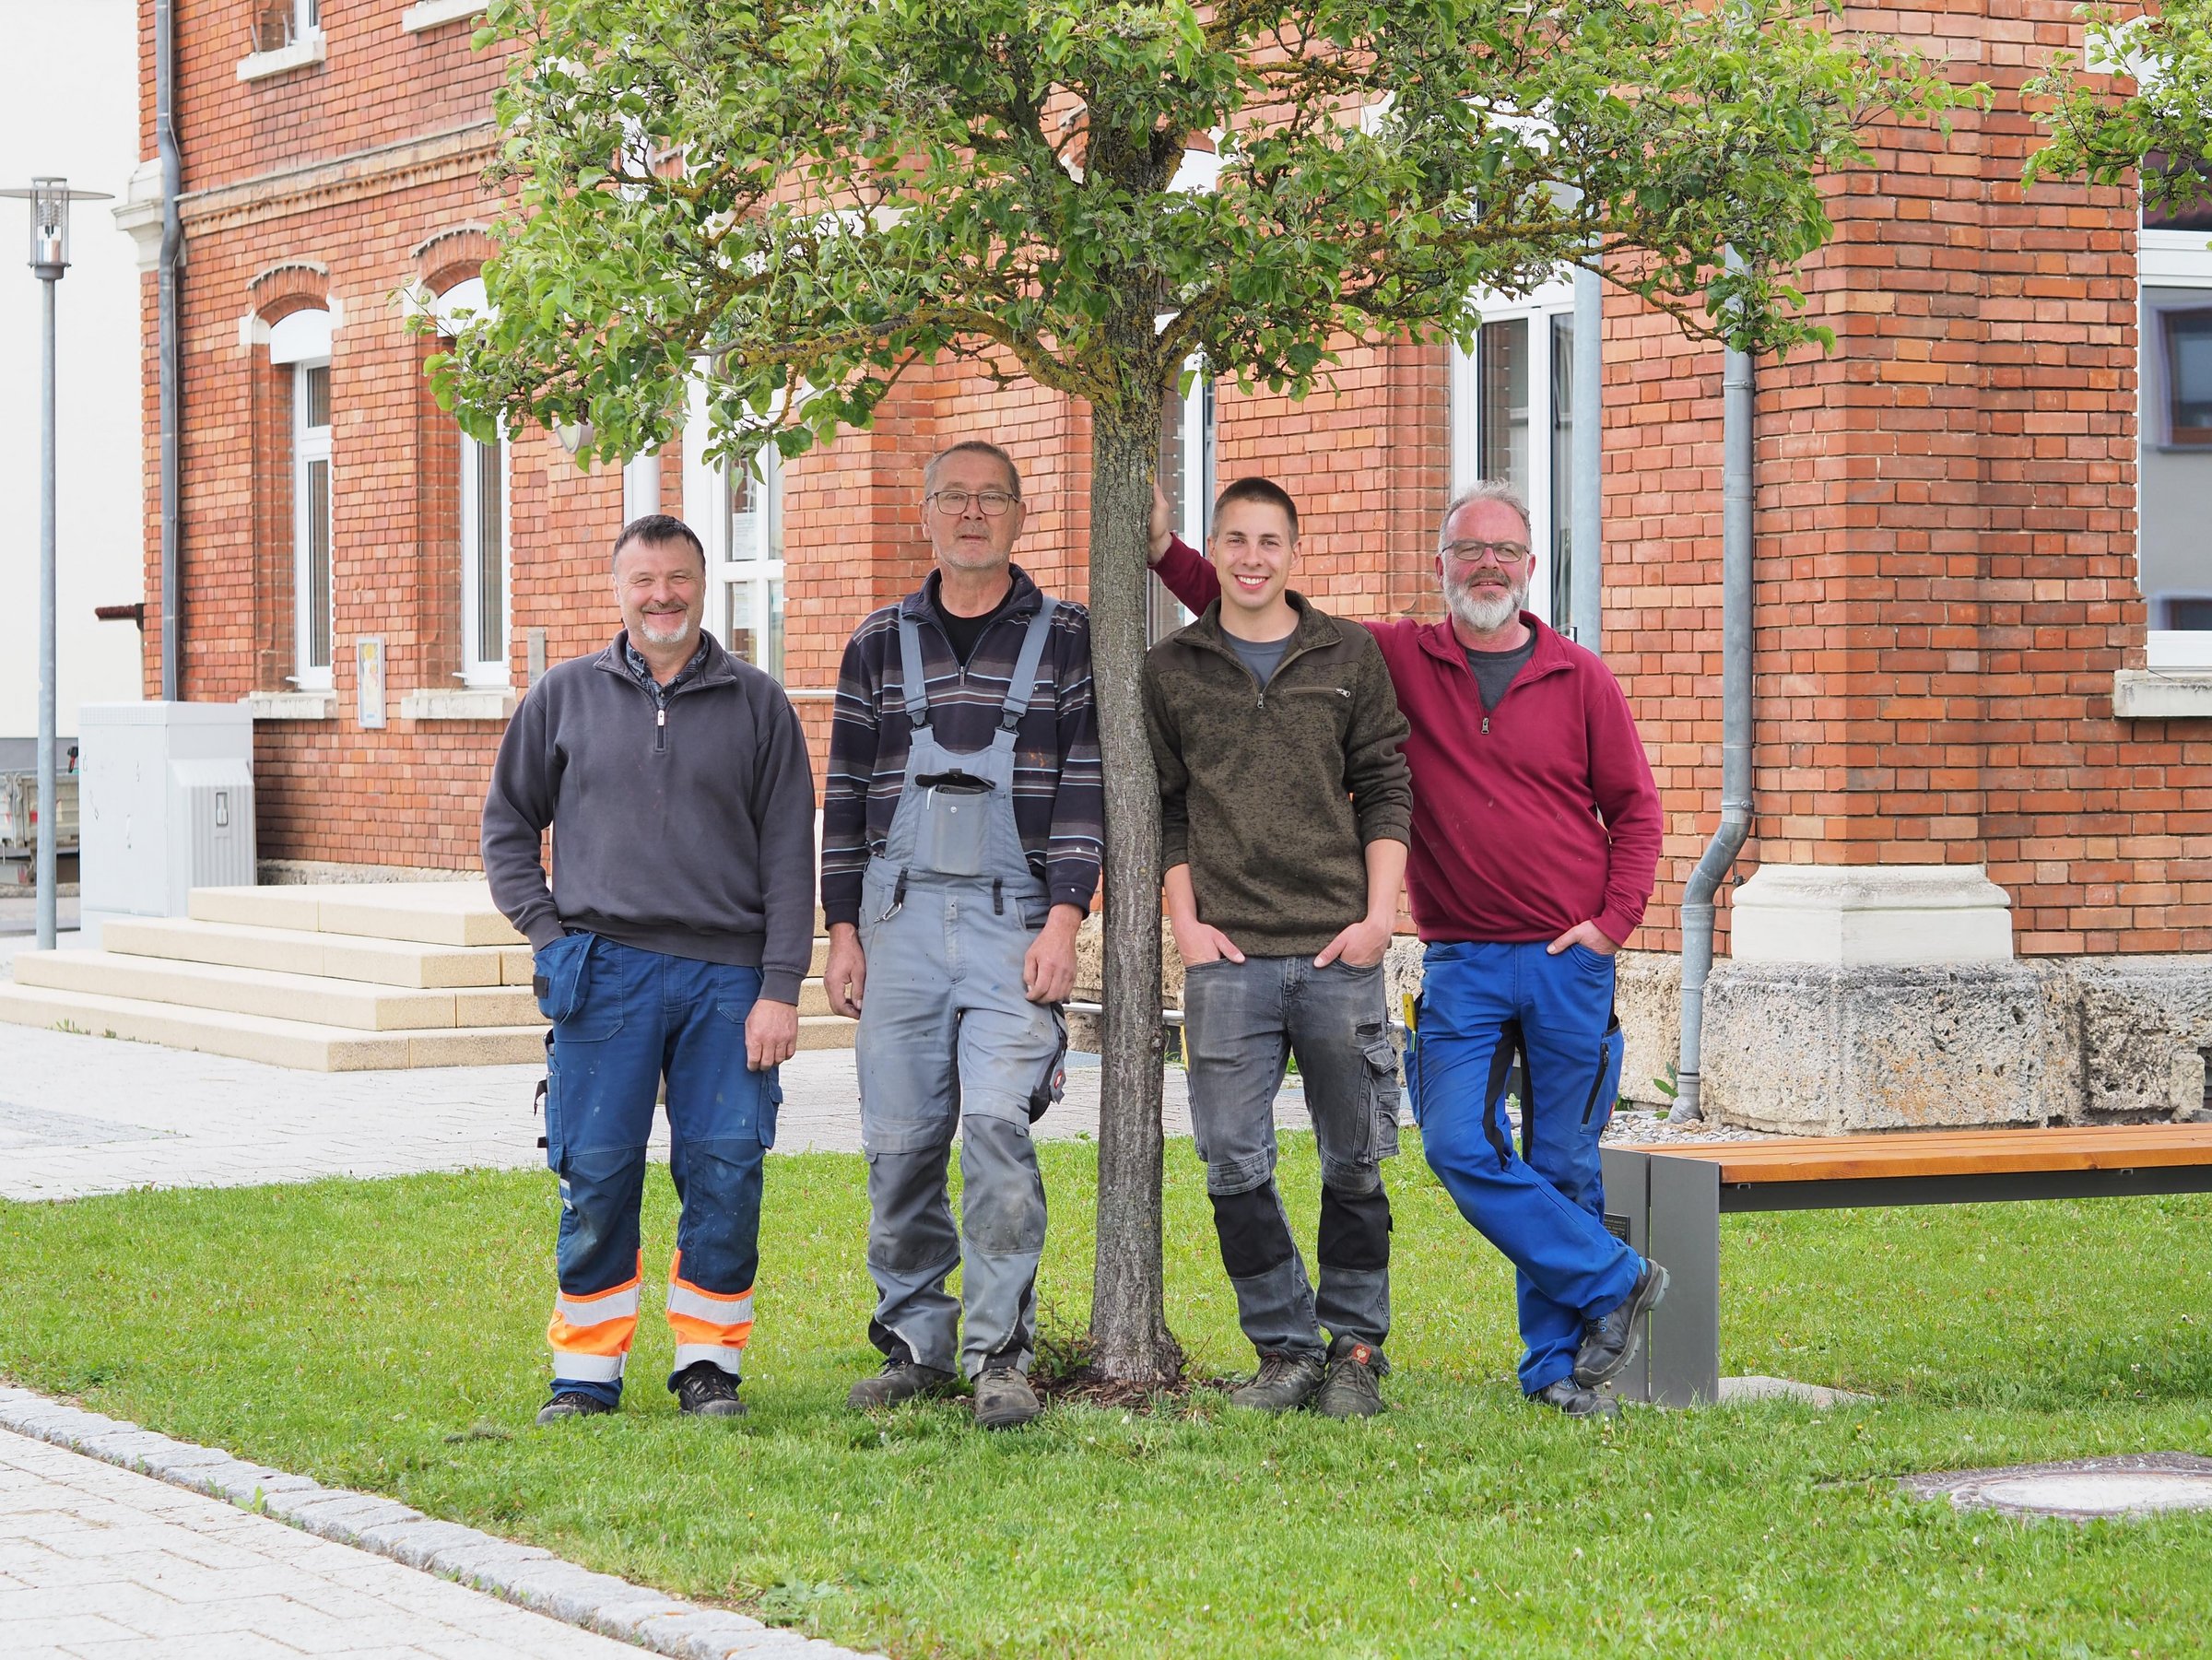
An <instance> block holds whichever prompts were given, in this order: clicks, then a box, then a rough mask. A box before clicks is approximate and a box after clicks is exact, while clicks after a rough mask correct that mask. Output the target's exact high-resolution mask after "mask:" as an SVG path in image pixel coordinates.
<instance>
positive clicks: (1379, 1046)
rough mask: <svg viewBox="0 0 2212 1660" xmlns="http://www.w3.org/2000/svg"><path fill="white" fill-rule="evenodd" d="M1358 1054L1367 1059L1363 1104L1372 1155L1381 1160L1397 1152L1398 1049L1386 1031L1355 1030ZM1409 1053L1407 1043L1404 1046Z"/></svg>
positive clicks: (1391, 1156) (1389, 1157) (1394, 1156)
mask: <svg viewBox="0 0 2212 1660" xmlns="http://www.w3.org/2000/svg"><path fill="white" fill-rule="evenodd" d="M1359 1050H1360V1054H1362V1055H1364V1056H1365V1057H1366V1061H1367V1107H1368V1115H1369V1118H1370V1119H1371V1122H1372V1124H1373V1130H1372V1132H1371V1136H1372V1145H1371V1149H1370V1150H1371V1154H1372V1156H1373V1157H1374V1158H1375V1159H1376V1160H1383V1159H1394V1158H1396V1157H1397V1155H1398V1102H1399V1100H1400V1096H1399V1090H1398V1052H1397V1050H1396V1049H1395V1048H1394V1047H1393V1045H1392V1043H1391V1041H1390V1033H1389V1032H1387V1031H1384V1030H1381V1029H1380V1028H1378V1029H1377V1030H1374V1031H1372V1032H1370V1031H1368V1030H1366V1029H1365V1028H1364V1027H1363V1028H1361V1029H1360V1032H1359ZM1407 1053H1408V1054H1411V1045H1410V1043H1409V1044H1408V1045H1407Z"/></svg>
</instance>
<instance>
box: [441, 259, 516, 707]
mask: <svg viewBox="0 0 2212 1660" xmlns="http://www.w3.org/2000/svg"><path fill="white" fill-rule="evenodd" d="M490 311H491V302H490V300H488V299H487V298H486V296H485V292H484V279H483V278H482V277H468V278H466V279H465V280H464V281H461V282H457V283H455V284H454V285H453V287H452V288H448V289H446V290H445V292H443V293H442V294H440V295H438V296H437V297H436V298H435V299H433V300H430V302H429V312H430V313H431V315H433V316H434V317H436V318H437V319H438V332H439V333H440V334H441V335H446V336H453V335H456V334H458V333H459V332H460V331H461V330H462V329H463V328H464V327H465V326H466V325H467V324H468V322H469V321H470V319H471V318H473V317H477V316H484V315H488V314H489V312H490ZM460 443H461V447H460V451H459V460H460V466H461V489H460V493H459V497H458V501H459V510H460V529H461V536H460V541H461V667H460V670H459V672H458V673H457V674H456V675H455V678H456V679H458V680H459V681H460V682H461V684H462V685H463V686H464V687H465V688H467V689H469V690H471V691H504V690H506V689H508V687H509V685H510V684H511V670H510V668H509V666H508V665H509V660H510V659H511V658H512V655H513V640H514V489H513V461H512V454H511V453H510V451H509V448H508V443H507V438H506V434H505V433H504V432H502V433H501V434H500V440H499V479H500V546H499V550H498V551H499V559H500V649H499V653H498V654H497V655H496V656H492V655H486V654H483V653H480V652H479V650H478V646H479V644H480V637H481V635H482V633H483V622H484V617H483V583H482V581H481V577H482V575H483V570H484V547H483V514H482V512H481V511H480V510H481V508H482V505H483V502H482V499H481V490H482V480H483V471H482V465H481V464H482V461H483V456H484V449H485V446H484V445H482V444H480V443H478V442H477V441H476V440H475V439H473V438H471V437H469V435H468V434H467V433H465V432H464V433H461V434H460Z"/></svg>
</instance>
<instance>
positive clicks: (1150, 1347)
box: [1090, 317, 1182, 1383]
mask: <svg viewBox="0 0 2212 1660" xmlns="http://www.w3.org/2000/svg"><path fill="white" fill-rule="evenodd" d="M1149 321H1150V320H1149V318H1148V317H1147V318H1146V319H1144V322H1145V323H1146V324H1147V326H1148V324H1149ZM1090 453H1091V472H1090V640H1091V667H1092V675H1093V679H1094V684H1095V686H1096V689H1097V698H1098V706H1099V747H1100V750H1101V752H1102V753H1103V756H1104V760H1105V783H1106V869H1105V886H1106V917H1105V930H1104V939H1103V942H1102V943H1103V945H1104V957H1105V969H1106V1018H1105V1021H1104V1027H1105V1036H1104V1038H1103V1040H1102V1042H1101V1049H1102V1051H1103V1053H1102V1054H1101V1055H1100V1062H1101V1070H1102V1075H1103V1076H1102V1077H1101V1080H1100V1102H1099V1240H1098V1255H1097V1258H1096V1262H1095V1266H1094V1267H1093V1269H1092V1277H1091V1304H1090V1335H1091V1343H1092V1350H1093V1362H1094V1364H1095V1365H1096V1366H1097V1367H1098V1369H1099V1371H1100V1372H1102V1373H1103V1374H1104V1375H1106V1376H1107V1377H1110V1378H1113V1379H1116V1380H1120V1381H1124V1382H1130V1383H1167V1382H1171V1381H1172V1380H1173V1379H1174V1378H1175V1377H1176V1376H1178V1375H1179V1374H1180V1373H1181V1372H1182V1348H1180V1347H1179V1346H1178V1345H1177V1343H1176V1341H1175V1338H1174V1336H1173V1335H1172V1334H1171V1333H1170V1332H1169V1330H1168V1322H1167V1312H1166V1302H1165V1286H1164V1283H1163V1279H1162V1274H1161V1261H1160V1160H1161V1145H1160V1124H1159V1091H1160V1059H1161V1054H1160V1051H1161V1045H1160V1026H1159V780H1158V778H1157V776H1156V775H1155V773H1154V772H1153V770H1152V751H1151V748H1150V747H1149V746H1148V744H1147V741H1146V737H1145V717H1144V706H1143V703H1142V701H1141V700H1140V698H1139V695H1138V690H1137V675H1138V672H1139V670H1140V668H1141V667H1142V665H1143V662H1144V655H1145V646H1146V600H1147V595H1148V593H1149V588H1148V583H1149V580H1150V579H1149V575H1148V571H1147V563H1146V558H1145V555H1146V552H1147V541H1148V530H1147V524H1148V521H1149V518H1150V513H1151V507H1152V478H1153V473H1154V471H1155V469H1156V467H1157V465H1158V462H1159V416H1158V413H1157V404H1156V405H1155V409H1154V412H1153V413H1152V414H1151V416H1150V418H1132V417H1131V415H1130V413H1129V412H1128V411H1127V410H1125V409H1124V410H1113V411H1110V410H1109V409H1107V408H1106V407H1105V406H1102V405H1101V406H1098V407H1097V408H1096V409H1095V410H1094V412H1093V416H1092V421H1091V452H1090Z"/></svg>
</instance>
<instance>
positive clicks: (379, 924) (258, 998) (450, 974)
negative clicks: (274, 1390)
mask: <svg viewBox="0 0 2212 1660" xmlns="http://www.w3.org/2000/svg"><path fill="white" fill-rule="evenodd" d="M190 911H191V913H190V915H188V916H181V917H162V918H150V919H145V920H139V921H117V922H111V923H109V924H107V925H106V926H105V927H104V928H103V929H102V930H101V934H100V947H101V948H100V949H99V950H59V951H21V952H18V953H17V955H16V956H15V959H14V971H15V983H13V984H9V983H6V982H0V1021H7V1022H12V1023H14V1024H16V1025H20V1026H41V1027H49V1028H54V1029H57V1030H68V1031H84V1032H89V1033H92V1034H95V1035H98V1036H104V1037H114V1038H130V1039H135V1040H136V1041H138V1042H148V1043H162V1044H166V1045H168V1046H169V1047H171V1048H174V1049H196V1050H201V1051H204V1052H206V1053H207V1054H227V1055H235V1056H237V1057H239V1058H241V1059H244V1060H254V1061H264V1062H267V1063H269V1064H270V1065H278V1066H293V1067H298V1068H300V1069H302V1070H306V1071H313V1072H353V1071H360V1070H364V1069H368V1068H372V1067H410V1066H496V1065H527V1064H530V1063H533V1062H535V1061H538V1060H541V1059H542V1058H543V1057H544V1054H545V1030H546V1024H545V1021H544V1020H543V1019H542V1018H539V1016H538V1012H537V1005H536V1001H535V998H534V997H533V996H532V995H531V991H530V948H529V947H528V946H526V945H525V944H524V943H523V940H522V937H521V936H519V935H517V934H516V933H515V932H514V930H513V929H512V928H511V927H510V926H508V924H507V919H506V918H505V917H503V916H501V915H500V913H499V912H497V911H496V910H494V909H493V908H492V903H491V897H490V895H489V894H488V892H487V891H486V889H485V887H484V885H483V884H482V883H481V882H394V883H378V884H344V885H326V886H301V887H277V888H200V889H194V890H193V893H192V898H191V906H190ZM828 950H829V943H828V941H826V940H821V939H817V940H816V941H815V947H814V960H813V964H812V967H811V969H810V971H809V972H810V973H811V974H813V975H815V976H817V978H813V979H809V980H808V981H806V983H805V985H804V986H803V987H802V988H801V991H800V995H799V1047H800V1048H802V1049H837V1048H850V1047H851V1046H852V1042H853V1030H854V1029H853V1022H851V1021H850V1020H844V1019H840V1018H837V1017H836V1016H833V1015H831V1014H830V1006H829V1001H828V998H827V997H826V995H824V993H823V990H822V984H821V981H820V979H819V978H818V976H819V975H820V973H821V971H822V962H823V959H824V957H825V955H826V954H827V952H828Z"/></svg>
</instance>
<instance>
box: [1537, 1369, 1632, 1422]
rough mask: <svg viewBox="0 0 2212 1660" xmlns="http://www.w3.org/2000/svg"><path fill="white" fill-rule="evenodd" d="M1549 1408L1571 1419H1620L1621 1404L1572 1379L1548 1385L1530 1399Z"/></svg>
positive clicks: (1563, 1379)
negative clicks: (1555, 1409)
mask: <svg viewBox="0 0 2212 1660" xmlns="http://www.w3.org/2000/svg"><path fill="white" fill-rule="evenodd" d="M1528 1398H1529V1399H1530V1400H1532V1401H1540V1402H1542V1403H1543V1404H1544V1405H1545V1406H1547V1407H1558V1408H1559V1410H1560V1411H1561V1412H1564V1413H1565V1414H1566V1415H1567V1416H1568V1417H1569V1418H1618V1417H1619V1416H1620V1403H1619V1402H1618V1401H1617V1400H1615V1399H1614V1398H1613V1397H1612V1396H1611V1395H1600V1394H1598V1392H1597V1391H1596V1390H1594V1389H1584V1388H1583V1386H1582V1385H1581V1384H1580V1383H1576V1382H1575V1381H1574V1380H1573V1379H1572V1378H1561V1379H1560V1380H1559V1382H1558V1383H1547V1384H1545V1385H1544V1387H1543V1388H1541V1389H1539V1390H1537V1391H1536V1392H1535V1394H1534V1395H1530V1396H1529V1397H1528Z"/></svg>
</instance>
